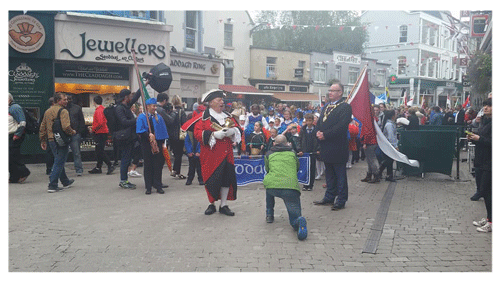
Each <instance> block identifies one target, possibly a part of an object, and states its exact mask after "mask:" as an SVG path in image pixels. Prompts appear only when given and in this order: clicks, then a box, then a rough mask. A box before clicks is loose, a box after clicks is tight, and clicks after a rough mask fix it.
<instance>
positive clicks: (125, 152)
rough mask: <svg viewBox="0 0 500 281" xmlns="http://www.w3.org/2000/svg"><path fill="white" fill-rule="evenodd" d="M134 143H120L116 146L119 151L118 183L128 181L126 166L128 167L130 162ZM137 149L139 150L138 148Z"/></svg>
mask: <svg viewBox="0 0 500 281" xmlns="http://www.w3.org/2000/svg"><path fill="white" fill-rule="evenodd" d="M133 146H134V143H132V142H129V143H120V144H118V149H119V150H120V152H119V153H120V155H121V157H122V158H121V162H120V181H126V180H128V166H130V160H131V159H132V147H133ZM137 149H141V148H140V147H138V148H137Z"/></svg>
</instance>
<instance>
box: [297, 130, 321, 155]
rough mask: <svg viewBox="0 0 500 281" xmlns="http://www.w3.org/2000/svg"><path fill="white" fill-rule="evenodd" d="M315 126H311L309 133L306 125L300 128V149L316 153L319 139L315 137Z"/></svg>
mask: <svg viewBox="0 0 500 281" xmlns="http://www.w3.org/2000/svg"><path fill="white" fill-rule="evenodd" d="M317 131H318V130H317V129H316V126H314V127H313V130H312V131H311V133H310V134H308V133H307V125H304V126H303V127H302V128H301V129H300V133H299V139H300V151H299V152H305V153H314V154H316V152H317V151H319V140H318V138H317V137H316V132H317Z"/></svg>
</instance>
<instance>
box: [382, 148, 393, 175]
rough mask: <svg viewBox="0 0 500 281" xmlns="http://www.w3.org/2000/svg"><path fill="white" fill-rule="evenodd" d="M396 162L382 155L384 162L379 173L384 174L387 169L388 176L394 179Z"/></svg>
mask: <svg viewBox="0 0 500 281" xmlns="http://www.w3.org/2000/svg"><path fill="white" fill-rule="evenodd" d="M393 163H394V160H393V159H392V158H390V157H389V156H387V155H385V154H384V153H382V162H381V163H380V169H379V172H380V174H382V172H383V171H384V169H385V168H387V176H388V177H392V176H393V169H392V166H393Z"/></svg>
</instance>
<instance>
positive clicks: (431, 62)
mask: <svg viewBox="0 0 500 281" xmlns="http://www.w3.org/2000/svg"><path fill="white" fill-rule="evenodd" d="M435 66H436V62H435V61H434V60H433V59H432V58H431V59H429V73H428V75H427V76H428V77H434V76H435V75H434V69H435V68H436V67H435Z"/></svg>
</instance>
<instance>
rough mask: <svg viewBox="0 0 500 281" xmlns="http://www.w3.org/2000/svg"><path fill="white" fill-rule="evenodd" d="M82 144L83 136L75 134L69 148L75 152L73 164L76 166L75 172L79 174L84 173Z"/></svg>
mask: <svg viewBox="0 0 500 281" xmlns="http://www.w3.org/2000/svg"><path fill="white" fill-rule="evenodd" d="M81 143H82V136H81V135H80V134H78V133H77V134H74V135H72V136H71V142H70V143H69V146H70V148H71V151H72V152H73V163H74V164H75V171H76V173H77V174H81V173H83V164H82V154H81V153H80V144H81Z"/></svg>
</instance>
